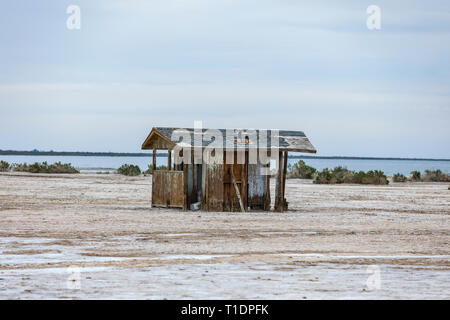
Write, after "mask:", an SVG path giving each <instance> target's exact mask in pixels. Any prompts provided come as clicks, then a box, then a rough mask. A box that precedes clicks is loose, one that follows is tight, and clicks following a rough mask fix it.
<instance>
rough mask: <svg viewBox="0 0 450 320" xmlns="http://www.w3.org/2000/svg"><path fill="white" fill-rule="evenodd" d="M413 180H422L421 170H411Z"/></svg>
mask: <svg viewBox="0 0 450 320" xmlns="http://www.w3.org/2000/svg"><path fill="white" fill-rule="evenodd" d="M411 181H422V176H421V174H420V171H411Z"/></svg>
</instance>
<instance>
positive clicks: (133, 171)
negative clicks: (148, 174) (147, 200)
mask: <svg viewBox="0 0 450 320" xmlns="http://www.w3.org/2000/svg"><path fill="white" fill-rule="evenodd" d="M117 173H119V174H123V175H125V176H138V175H140V174H141V169H140V168H139V166H136V165H133V164H123V165H122V166H121V167H120V168H119V169H117Z"/></svg>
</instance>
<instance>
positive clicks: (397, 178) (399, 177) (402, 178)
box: [392, 173, 408, 182]
mask: <svg viewBox="0 0 450 320" xmlns="http://www.w3.org/2000/svg"><path fill="white" fill-rule="evenodd" d="M392 179H393V180H394V182H406V180H408V179H407V178H406V177H405V176H404V175H403V174H401V173H396V174H394V176H393V177H392Z"/></svg>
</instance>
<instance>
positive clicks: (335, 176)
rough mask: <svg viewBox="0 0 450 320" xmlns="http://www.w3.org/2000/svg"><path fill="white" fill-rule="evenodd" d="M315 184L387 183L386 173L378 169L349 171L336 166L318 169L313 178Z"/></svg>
mask: <svg viewBox="0 0 450 320" xmlns="http://www.w3.org/2000/svg"><path fill="white" fill-rule="evenodd" d="M314 183H317V184H340V183H356V184H380V185H386V184H388V183H389V181H388V179H387V177H386V175H385V174H384V172H383V171H380V170H370V171H368V172H364V171H359V172H356V171H351V170H348V169H347V168H344V167H336V168H334V169H333V170H329V169H328V168H325V169H323V170H322V171H319V172H318V173H317V175H316V178H315V179H314Z"/></svg>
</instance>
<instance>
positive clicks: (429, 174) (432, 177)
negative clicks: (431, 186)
mask: <svg viewBox="0 0 450 320" xmlns="http://www.w3.org/2000/svg"><path fill="white" fill-rule="evenodd" d="M422 179H423V181H432V182H448V181H450V177H449V175H448V174H446V173H443V172H442V171H441V170H439V169H438V170H425V174H424V175H423V177H422Z"/></svg>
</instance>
